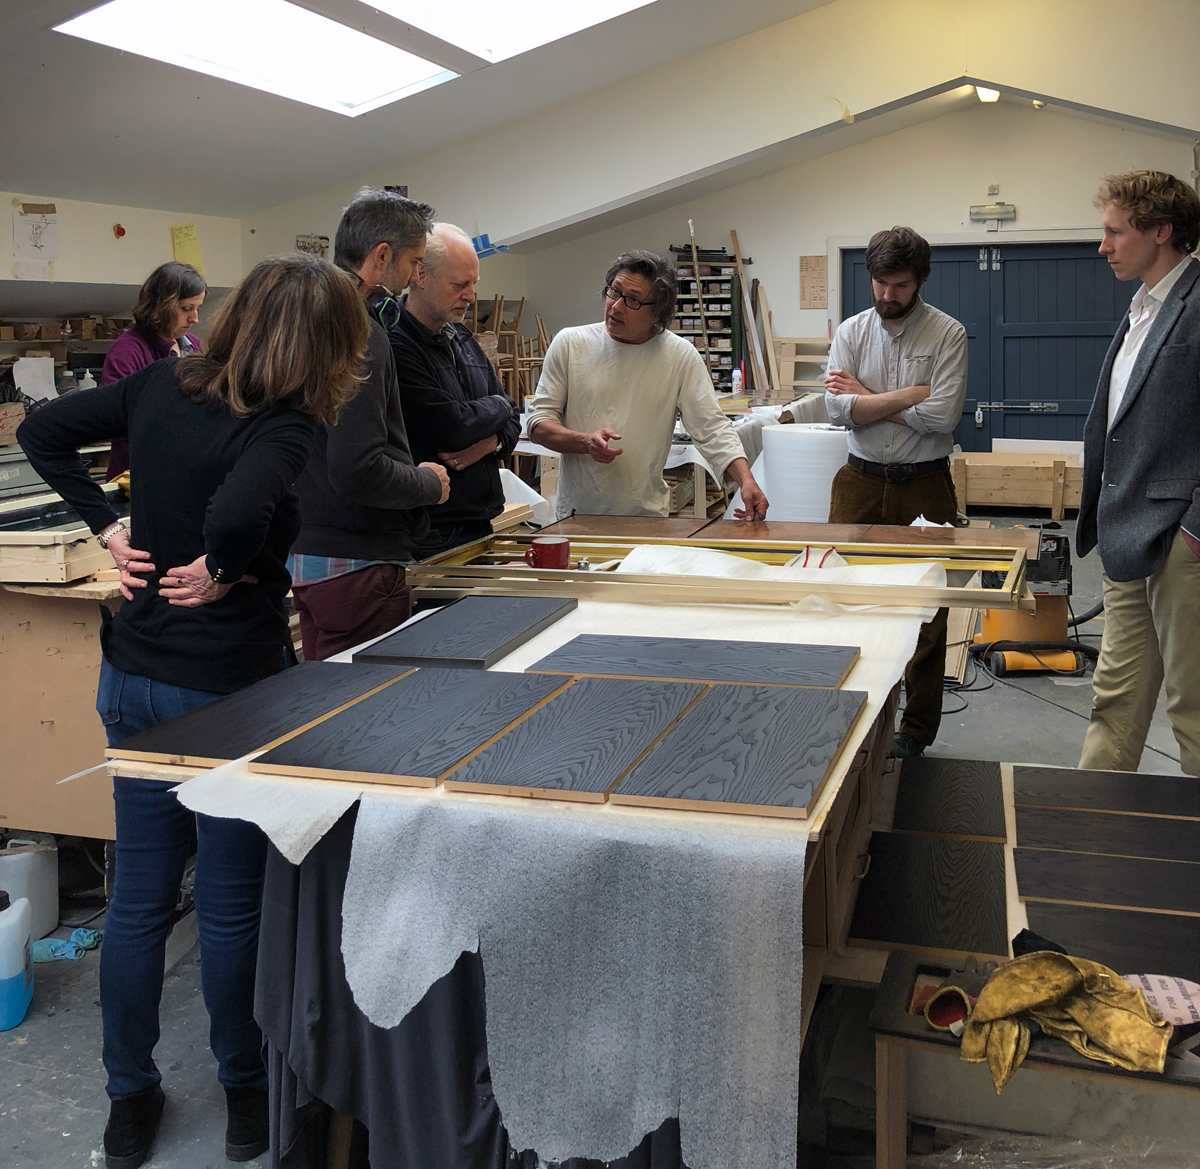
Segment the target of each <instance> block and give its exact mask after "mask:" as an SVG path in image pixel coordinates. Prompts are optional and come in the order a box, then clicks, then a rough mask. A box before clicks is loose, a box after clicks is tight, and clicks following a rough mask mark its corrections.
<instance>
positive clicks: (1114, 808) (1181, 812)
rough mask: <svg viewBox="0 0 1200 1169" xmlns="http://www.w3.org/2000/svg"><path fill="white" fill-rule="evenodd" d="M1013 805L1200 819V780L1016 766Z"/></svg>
mask: <svg viewBox="0 0 1200 1169" xmlns="http://www.w3.org/2000/svg"><path fill="white" fill-rule="evenodd" d="M1013 802H1014V803H1015V804H1016V805H1017V807H1019V808H1020V807H1025V808H1070V809H1074V810H1075V811H1079V812H1089V811H1091V812H1127V813H1131V814H1135V815H1143V816H1171V817H1182V818H1189V819H1193V820H1200V779H1196V778H1194V777H1193V776H1190V775H1142V774H1140V773H1132V772H1126V771H1076V770H1074V769H1073V768H1069V767H1027V766H1020V765H1019V766H1015V767H1014V768H1013ZM1197 859H1200V856H1198V857H1197Z"/></svg>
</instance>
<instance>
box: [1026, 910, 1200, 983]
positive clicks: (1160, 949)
mask: <svg viewBox="0 0 1200 1169" xmlns="http://www.w3.org/2000/svg"><path fill="white" fill-rule="evenodd" d="M1025 909H1026V911H1027V912H1028V914H1029V928H1030V929H1031V930H1033V931H1034V933H1038V934H1041V935H1042V937H1044V938H1048V939H1049V940H1050V941H1052V942H1057V943H1058V944H1059V945H1060V946H1062V947H1063V949H1064V950H1066V951H1067V952H1068V953H1070V954H1074V955H1075V956H1076V957H1077V958H1090V959H1091V960H1092V961H1093V962H1099V963H1101V964H1102V965H1104V966H1107V967H1108V968H1109V969H1110V970H1115V971H1116V972H1117V973H1118V974H1120V975H1125V974H1166V975H1170V976H1172V977H1174V978H1188V979H1191V980H1192V981H1193V982H1200V917H1183V916H1182V915H1180V914H1176V913H1138V912H1137V911H1136V910H1131V909H1091V908H1088V907H1086V906H1082V905H1048V904H1046V903H1045V902H1040V901H1030V902H1028V903H1027V904H1026V906H1025Z"/></svg>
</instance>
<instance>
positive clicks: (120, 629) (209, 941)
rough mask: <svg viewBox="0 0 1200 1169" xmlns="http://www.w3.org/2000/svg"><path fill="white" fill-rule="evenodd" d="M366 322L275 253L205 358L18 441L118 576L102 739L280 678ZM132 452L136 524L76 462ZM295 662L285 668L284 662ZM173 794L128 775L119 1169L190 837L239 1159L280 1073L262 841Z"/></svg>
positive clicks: (180, 362)
mask: <svg viewBox="0 0 1200 1169" xmlns="http://www.w3.org/2000/svg"><path fill="white" fill-rule="evenodd" d="M369 330H370V321H369V318H368V317H367V310H366V306H365V304H364V301H363V298H362V295H361V294H360V293H359V291H358V288H357V286H356V285H355V283H354V281H353V279H352V278H351V277H349V276H347V275H346V273H344V272H342V271H340V270H339V269H337V268H334V267H333V266H332V265H331V264H327V263H325V262H324V261H323V260H318V259H316V258H315V257H314V256H302V255H295V256H285V257H282V258H279V259H274V260H264V261H263V262H262V263H261V264H259V265H258V266H257V267H256V268H255V269H254V270H253V271H252V272H251V273H250V275H249V276H247V277H246V279H245V280H243V281H242V283H241V284H240V285H239V286H238V287H237V288H236V289H234V291H233V292H232V293H231V294H230V296H229V299H228V300H227V301H226V302H225V304H224V305H222V306H221V308H220V310H219V311H218V312H217V314H216V317H215V319H214V321H213V329H212V336H211V339H210V343H209V348H208V351H207V352H206V353H203V354H201V353H193V354H191V355H189V356H187V357H183V358H179V357H166V358H164V359H163V360H161V361H156V362H154V363H153V364H152V365H148V366H146V367H145V368H144V369H140V370H138V371H137V372H136V373H134V374H131V375H130V376H129V377H127V378H123V379H122V380H121V381H119V382H115V383H113V384H112V385H108V386H99V387H98V388H96V389H92V390H87V391H86V392H84V393H81V394H71V395H69V396H68V397H65V398H58V399H56V400H55V401H52V402H50V403H48V404H47V405H46V406H44V407H43V408H42V409H40V410H38V411H37V412H36V413H35V414H33V415H31V416H30V417H29V418H27V419H26V420H25V422H23V423H22V424H21V426H20V427H19V429H18V431H17V441H18V442H20V444H21V446H22V447H23V448H24V450H25V453H26V454H27V455H28V456H29V461H30V463H32V464H33V466H34V467H35V468H36V469H37V471H38V473H39V474H40V475H41V476H42V477H43V478H44V479H45V480H46V482H47V483H48V484H49V485H50V486H51V487H52V488H53V489H54V490H55V491H57V492H58V493H59V494H60V495H61V496H62V497H63V498H64V499H65V500H66V501H67V502H68V503H70V504H71V506H72V507H74V508H75V509H76V511H78V512H79V514H80V515H81V516H82V517H83V518H84V520H86V521H87V523H88V525H89V526H90V527H91V529H92V531H93V532H95V533H96V534H97V535H98V536H99V537H100V542H101V544H103V545H104V546H105V547H106V548H107V549H108V551H109V553H110V554H111V555H112V558H113V561H114V562H115V564H116V566H117V568H118V569H120V572H121V592H122V593H123V594H124V596H125V599H126V604H125V605H124V606H122V608H121V609H120V610H119V611H118V612H117V614H116V616H115V617H113V618H112V619H111V620H109V621H107V622H106V623H105V626H104V629H103V631H102V634H101V645H102V647H103V651H104V658H103V661H102V662H101V666H100V685H99V688H98V692H97V695H96V708H97V710H98V712H99V714H100V717H101V719H102V720H103V721H104V726H105V731H106V732H107V734H108V741H109V743H110V744H113V743H118V742H120V741H121V740H122V739H124V738H127V737H128V736H130V735H134V734H137V733H138V732H139V731H144V730H147V729H149V728H150V727H153V726H156V725H158V724H159V723H161V722H165V721H167V720H168V719H171V718H175V717H176V716H178V715H180V714H183V713H185V712H186V711H189V710H193V709H195V708H196V707H198V706H203V705H204V704H205V703H207V702H211V701H212V700H213V699H215V698H219V697H220V696H221V695H223V694H229V693H232V692H233V691H235V690H240V689H242V688H243V687H245V686H249V685H250V684H251V683H253V682H257V681H258V680H259V679H261V678H266V677H269V676H271V675H272V674H277V673H278V672H279V671H280V670H282V669H283V668H284V667H285V665H287V664H288V660H289V654H288V651H289V649H290V646H289V638H288V625H287V617H286V616H285V611H284V598H285V597H286V595H287V592H288V589H289V588H290V586H291V577H290V576H289V574H288V569H287V556H288V551H289V549H290V548H291V546H292V542H293V541H294V540H295V539H296V536H297V534H298V533H299V531H300V506H299V502H298V500H297V498H296V496H295V495H294V494H293V492H292V489H291V488H292V483H293V481H294V480H295V478H296V476H297V475H298V474H299V473H300V471H301V469H302V468H303V467H304V464H305V462H306V461H307V460H308V456H309V451H310V450H311V448H312V444H313V430H314V427H315V426H317V425H325V426H333V425H334V424H335V423H336V422H337V417H338V413H339V411H340V410H341V409H342V407H343V406H345V404H346V403H347V402H348V401H349V400H350V398H351V397H352V396H353V395H354V393H355V392H356V391H357V389H358V384H359V381H360V380H361V378H362V370H363V362H364V359H365V356H366V351H367V341H368V338H369V336H370V331H369ZM114 434H126V435H128V436H129V437H130V439H131V440H132V445H131V454H132V460H133V475H134V477H135V478H136V480H137V487H136V488H135V489H134V491H133V497H132V505H131V508H130V521H129V524H128V525H127V524H126V523H125V521H123V520H121V519H119V517H118V516H117V514H116V512H114V511H113V509H112V507H111V506H110V504H109V502H108V499H107V498H106V497H105V495H104V492H103V490H102V489H101V488H100V486H99V485H98V484H97V483H94V482H93V481H92V480H91V479H90V478H89V477H88V474H87V471H86V470H85V469H84V466H83V462H82V461H81V459H80V457H79V448H80V447H81V446H83V445H84V444H86V443H90V442H96V441H99V440H102V439H105V438H108V437H110V436H111V435H114ZM292 660H294V659H292ZM172 787H173V785H172V784H170V783H162V782H159V781H156V780H149V779H134V778H131V777H128V776H118V777H116V778H115V780H114V782H113V798H114V802H115V805H116V820H117V841H116V877H115V887H114V892H113V896H112V899H111V900H110V901H109V905H108V917H107V920H106V922H105V927H104V949H103V952H102V954H101V959H100V1007H101V1014H102V1017H103V1021H104V1066H105V1068H106V1070H107V1071H108V1094H109V1096H110V1097H111V1099H112V1107H111V1110H110V1112H109V1119H108V1126H107V1127H106V1129H105V1131H104V1149H105V1154H106V1157H107V1164H108V1166H109V1169H137V1166H139V1165H141V1164H142V1162H143V1161H144V1160H145V1159H146V1157H147V1156H148V1155H149V1152H150V1146H151V1144H152V1142H153V1139H154V1134H155V1132H156V1130H157V1128H158V1123H159V1119H160V1117H161V1115H162V1109H163V1102H164V1099H165V1097H164V1095H163V1090H162V1087H161V1086H160V1081H161V1076H160V1075H159V1071H158V1068H157V1067H156V1066H155V1064H154V1058H153V1052H154V1045H155V1043H156V1042H157V1041H158V1035H159V1021H158V1005H159V999H160V998H161V995H162V982H163V955H164V952H165V948H166V941H167V934H168V932H169V929H170V925H171V914H172V911H173V910H174V908H175V904H176V901H177V899H178V896H179V886H180V881H181V879H182V877H183V870H184V862H185V861H186V859H187V855H188V850H189V846H190V843H191V839H192V832H193V830H194V831H195V833H196V839H197V847H196V872H195V884H194V895H195V901H196V917H197V921H198V923H199V927H200V947H201V953H202V961H203V987H204V1003H205V1006H206V1007H207V1008H208V1013H209V1017H210V1019H211V1021H212V1028H211V1031H210V1043H211V1045H212V1050H213V1054H214V1055H215V1056H216V1059H217V1068H218V1070H217V1077H218V1079H219V1080H220V1082H221V1084H222V1086H223V1087H224V1088H225V1093H226V1100H227V1104H228V1109H229V1125H228V1128H227V1130H226V1138H225V1139H226V1155H227V1156H228V1157H230V1158H231V1159H232V1160H235V1161H247V1160H249V1159H250V1158H252V1157H256V1156H258V1155H259V1154H260V1153H262V1152H263V1151H264V1150H265V1149H266V1148H267V1143H268V1131H267V1092H266V1088H267V1076H266V1069H265V1066H264V1064H263V1057H262V1035H261V1034H260V1033H259V1029H258V1025H257V1024H256V1023H255V1021H254V973H255V959H256V955H257V951H258V922H259V912H260V907H261V900H262V882H263V870H264V866H265V863H266V854H267V845H266V838H265V837H264V836H263V834H262V833H261V831H260V830H259V829H258V828H257V827H255V826H254V825H253V824H251V823H249V822H248V821H245V820H225V819H216V818H213V817H210V816H196V815H193V814H192V813H191V812H189V811H188V810H187V809H186V808H184V807H183V805H182V804H180V803H179V801H178V800H177V799H176V798H175V795H174V793H173V791H172Z"/></svg>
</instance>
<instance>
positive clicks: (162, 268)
mask: <svg viewBox="0 0 1200 1169" xmlns="http://www.w3.org/2000/svg"><path fill="white" fill-rule="evenodd" d="M207 293H208V285H207V284H205V283H204V277H203V276H201V275H200V273H199V272H197V271H196V269H195V268H193V267H192V266H191V264H177V263H176V262H175V261H174V260H172V261H171V262H170V263H169V264H160V265H159V266H158V267H157V268H155V269H154V271H153V272H151V273H150V275H149V276H147V277H146V283H145V284H143V285H142V288H141V291H140V292H139V293H138V299H137V304H136V305H134V307H133V327H132V328H131V329H127V330H126V331H125V332H124V333H122V334H121V335H120V336H119V337H118V338H117V339H116V341H114V342H113V345H112V348H111V349H110V350H109V351H108V355H107V356H106V357H105V359H104V370H103V372H102V373H101V374H100V384H101V385H102V386H106V385H109V384H110V383H112V382H119V381H120V380H121V379H122V378H123V377H128V376H129V375H130V374H131V373H137V371H138V370H139V369H142V368H143V367H144V366H147V365H150V364H152V363H153V362H155V361H161V360H162V359H163V358H164V357H169V356H171V354H174V355H175V356H176V357H186V356H187V355H188V354H189V353H198V352H199V351H200V350H201V349H202V348H203V346H202V345H201V344H200V338H199V337H196V336H194V335H193V334H192V333H190V332H188V330H189V329H193V328H195V327H196V323H197V322H198V321H199V320H200V306H201V305H202V304H203V303H204V297H205V295H206V294H207ZM128 470H129V440H128V439H127V438H126V437H125V436H123V435H118V436H114V437H113V440H112V452H111V453H110V454H109V457H108V478H109V479H115V478H116V477H117V476H118V475H120V474H123V473H124V472H125V471H128Z"/></svg>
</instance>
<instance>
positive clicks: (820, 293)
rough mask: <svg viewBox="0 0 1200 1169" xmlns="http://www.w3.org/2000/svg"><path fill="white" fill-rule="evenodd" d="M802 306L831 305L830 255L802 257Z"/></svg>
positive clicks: (821, 306)
mask: <svg viewBox="0 0 1200 1169" xmlns="http://www.w3.org/2000/svg"><path fill="white" fill-rule="evenodd" d="M800 307H801V308H828V307H829V257H828V256H801V257H800Z"/></svg>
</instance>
